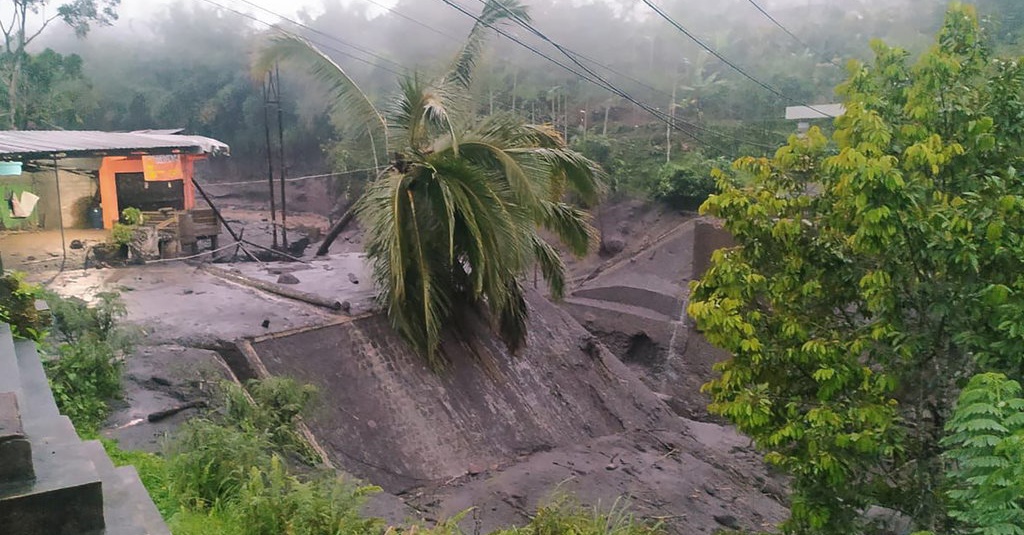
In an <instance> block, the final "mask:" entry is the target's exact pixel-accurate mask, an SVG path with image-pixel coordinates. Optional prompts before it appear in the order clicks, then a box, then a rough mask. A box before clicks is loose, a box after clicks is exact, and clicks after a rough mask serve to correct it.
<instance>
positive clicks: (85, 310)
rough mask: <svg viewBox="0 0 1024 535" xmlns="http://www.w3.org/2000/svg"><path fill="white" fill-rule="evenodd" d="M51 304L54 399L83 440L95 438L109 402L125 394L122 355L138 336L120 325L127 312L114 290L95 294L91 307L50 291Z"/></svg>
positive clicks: (50, 375) (48, 369) (47, 366)
mask: <svg viewBox="0 0 1024 535" xmlns="http://www.w3.org/2000/svg"><path fill="white" fill-rule="evenodd" d="M42 296H43V298H44V299H46V301H47V303H48V304H49V306H50V311H51V315H52V316H53V331H54V335H56V337H57V339H56V340H53V341H51V343H49V344H47V345H45V346H44V350H45V351H46V352H47V353H49V354H50V355H51V358H49V359H47V360H45V361H44V362H43V365H44V368H45V369H46V375H47V377H48V378H49V380H50V388H51V389H52V390H53V397H54V400H55V401H56V402H57V408H58V409H60V412H61V413H62V414H64V415H65V416H67V417H68V418H70V419H71V421H72V423H74V424H75V429H77V430H78V432H79V434H81V435H82V436H86V437H89V436H94V435H95V434H96V433H97V432H98V431H99V428H100V426H101V425H102V424H103V421H104V420H105V419H106V417H107V413H108V412H109V404H108V402H109V401H110V400H111V399H115V398H117V397H119V396H120V395H121V372H122V368H123V355H124V353H125V352H126V351H128V350H129V349H130V347H131V345H132V342H133V340H134V333H133V332H132V331H131V330H129V329H124V328H121V327H119V326H118V322H119V321H120V320H121V318H123V317H124V316H125V315H126V314H127V309H126V307H125V305H124V303H123V302H122V301H121V299H120V295H119V294H117V293H116V292H103V293H100V294H97V296H96V298H97V300H96V304H95V305H94V306H92V307H90V306H88V305H87V304H86V303H85V301H82V300H81V299H78V298H62V297H60V296H58V295H57V294H55V293H52V292H43V293H42Z"/></svg>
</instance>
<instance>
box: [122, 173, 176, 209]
mask: <svg viewBox="0 0 1024 535" xmlns="http://www.w3.org/2000/svg"><path fill="white" fill-rule="evenodd" d="M114 183H115V184H116V185H117V206H118V207H120V209H121V210H124V209H125V208H128V207H132V208H138V209H139V210H142V211H143V212H152V211H156V210H159V209H161V208H174V209H175V210H184V209H185V182H184V181H182V180H168V181H161V182H155V181H153V182H147V181H146V179H145V175H143V174H142V173H117V174H116V175H114Z"/></svg>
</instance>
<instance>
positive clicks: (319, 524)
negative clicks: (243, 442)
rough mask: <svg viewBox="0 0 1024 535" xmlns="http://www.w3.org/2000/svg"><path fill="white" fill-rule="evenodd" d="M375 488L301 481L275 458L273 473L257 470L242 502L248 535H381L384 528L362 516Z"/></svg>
mask: <svg viewBox="0 0 1024 535" xmlns="http://www.w3.org/2000/svg"><path fill="white" fill-rule="evenodd" d="M379 491H380V489H379V488H377V487H368V486H367V487H358V486H354V485H352V484H349V483H347V482H345V481H343V480H342V479H340V478H339V477H338V476H337V475H333V474H332V475H326V474H324V475H320V476H319V477H315V478H313V479H310V480H308V481H300V480H299V479H298V478H297V477H295V476H293V475H289V474H288V472H287V469H286V468H285V466H284V464H283V462H282V460H281V458H280V457H278V456H276V455H275V456H274V457H272V458H271V460H270V466H269V468H263V467H253V468H251V469H250V471H249V480H248V481H247V482H246V483H245V485H244V486H243V487H242V489H241V492H240V493H239V499H238V508H237V510H238V513H240V514H241V515H242V516H243V518H245V519H246V524H247V530H246V533H248V534H250V535H277V534H279V533H288V534H293V535H345V534H363V533H366V534H369V533H379V532H380V531H381V529H382V528H383V524H382V522H380V521H379V520H376V519H367V518H364V517H363V516H362V515H361V514H360V508H361V507H362V504H363V501H364V499H365V497H366V496H367V495H369V494H371V493H374V492H379Z"/></svg>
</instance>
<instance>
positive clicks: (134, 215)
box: [121, 207, 143, 227]
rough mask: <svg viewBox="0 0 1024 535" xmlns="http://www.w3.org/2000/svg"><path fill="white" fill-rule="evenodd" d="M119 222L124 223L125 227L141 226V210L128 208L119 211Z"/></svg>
mask: <svg viewBox="0 0 1024 535" xmlns="http://www.w3.org/2000/svg"><path fill="white" fill-rule="evenodd" d="M121 221H124V224H125V225H128V226H131V227H137V226H139V225H141V224H142V221H143V217H142V210H139V209H138V208H132V207H128V208H125V209H124V210H121Z"/></svg>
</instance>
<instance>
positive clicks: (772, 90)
mask: <svg viewBox="0 0 1024 535" xmlns="http://www.w3.org/2000/svg"><path fill="white" fill-rule="evenodd" d="M642 1H643V3H645V4H647V7H650V8H651V9H653V10H654V12H655V13H657V14H658V15H659V16H660V17H661V18H663V19H665V20H666V21H668V23H669V24H671V25H672V26H674V27H675V28H676V29H677V30H679V31H680V32H682V33H683V35H685V36H687V37H689V38H690V40H691V41H693V42H694V43H697V44H698V45H699V46H700V47H701V48H703V49H704V50H706V51H708V53H710V54H711V55H712V56H715V57H716V58H718V59H719V60H720V61H721V62H722V63H725V64H726V65H728V66H729V67H731V68H732V69H733V70H734V71H736V72H738V73H740V74H741V75H743V77H744V78H746V79H748V80H750V81H751V82H754V83H755V84H757V85H759V86H761V87H762V88H764V89H765V90H766V91H768V92H769V93H771V94H773V95H775V96H777V97H779V98H781V99H783V100H787V101H789V102H792V103H793V104H797V105H800V106H805V107H807V108H809V109H811V110H814V111H816V112H818V113H820V114H822V115H826V116H827V115H828V114H827V113H825V112H823V111H821V110H819V109H816V108H815V107H814V106H811V105H809V104H804V103H802V102H800V101H798V100H796V99H794V98H792V97H790V96H789V95H786V94H784V93H782V92H781V91H779V90H778V89H775V88H774V87H772V86H771V85H768V84H767V83H765V82H762V81H761V80H758V79H757V78H754V76H753V75H751V74H750V73H748V72H747V71H745V70H743V69H742V68H740V66H739V65H736V64H735V63H733V62H732V61H729V59H728V58H726V57H725V56H723V55H722V54H721V53H720V52H718V51H717V50H715V49H714V48H712V47H710V46H708V45H707V44H706V43H704V41H701V40H700V39H699V38H698V37H697V36H695V35H693V34H692V33H690V31H689V30H687V29H686V28H685V27H683V25H682V24H679V23H678V22H676V20H675V19H673V18H672V17H671V16H670V15H669V14H668V13H665V11H664V10H662V9H661V8H660V7H658V6H657V5H655V4H654V2H652V1H651V0H642Z"/></svg>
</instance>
